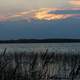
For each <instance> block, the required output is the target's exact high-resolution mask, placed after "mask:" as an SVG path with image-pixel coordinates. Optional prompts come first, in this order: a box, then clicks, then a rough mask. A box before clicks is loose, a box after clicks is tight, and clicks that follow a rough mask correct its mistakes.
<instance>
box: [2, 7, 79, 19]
mask: <svg viewBox="0 0 80 80" xmlns="http://www.w3.org/2000/svg"><path fill="white" fill-rule="evenodd" d="M76 16H79V17H80V8H40V9H34V10H29V11H24V12H16V13H15V14H13V15H8V16H6V17H4V16H2V17H1V19H0V20H1V21H5V20H9V21H10V20H16V19H18V20H20V19H23V20H27V21H31V20H61V19H67V18H70V17H76Z"/></svg>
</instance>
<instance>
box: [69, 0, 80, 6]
mask: <svg viewBox="0 0 80 80" xmlns="http://www.w3.org/2000/svg"><path fill="white" fill-rule="evenodd" d="M69 3H70V4H71V5H74V6H79V7H80V0H70V1H69Z"/></svg>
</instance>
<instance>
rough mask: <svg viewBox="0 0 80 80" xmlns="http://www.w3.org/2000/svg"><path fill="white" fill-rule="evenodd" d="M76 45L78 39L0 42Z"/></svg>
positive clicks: (2, 41)
mask: <svg viewBox="0 0 80 80" xmlns="http://www.w3.org/2000/svg"><path fill="white" fill-rule="evenodd" d="M74 42H76V43H78V42H80V39H17V40H0V43H74Z"/></svg>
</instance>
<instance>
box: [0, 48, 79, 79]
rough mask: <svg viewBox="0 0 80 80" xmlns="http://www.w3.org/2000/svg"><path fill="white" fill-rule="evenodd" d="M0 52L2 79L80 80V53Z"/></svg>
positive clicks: (0, 75)
mask: <svg viewBox="0 0 80 80" xmlns="http://www.w3.org/2000/svg"><path fill="white" fill-rule="evenodd" d="M6 50H7V49H5V50H4V51H3V52H2V53H0V80H80V54H73V53H69V54H65V53H64V54H61V53H58V54H56V52H48V49H47V50H46V51H45V52H41V53H37V52H36V53H35V52H30V53H29V52H20V53H18V52H15V53H10V52H9V53H7V52H6Z"/></svg>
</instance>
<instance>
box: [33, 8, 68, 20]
mask: <svg viewBox="0 0 80 80" xmlns="http://www.w3.org/2000/svg"><path fill="white" fill-rule="evenodd" d="M56 10H62V9H59V8H58V9H53V8H50V9H49V8H48V9H44V10H43V9H41V10H38V11H36V12H35V13H34V18H35V19H39V20H59V19H65V18H66V17H68V16H69V15H64V14H50V13H49V12H50V11H56Z"/></svg>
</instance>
